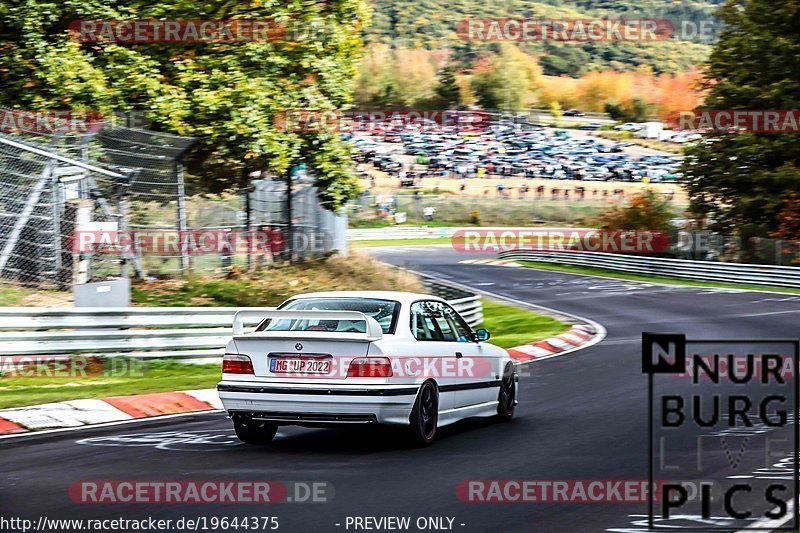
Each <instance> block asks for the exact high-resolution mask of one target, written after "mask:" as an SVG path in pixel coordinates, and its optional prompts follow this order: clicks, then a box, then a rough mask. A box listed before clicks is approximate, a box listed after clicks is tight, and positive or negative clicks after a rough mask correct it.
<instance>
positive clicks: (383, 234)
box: [347, 226, 586, 241]
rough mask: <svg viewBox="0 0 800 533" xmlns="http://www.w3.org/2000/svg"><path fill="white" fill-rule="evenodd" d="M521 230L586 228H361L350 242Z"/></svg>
mask: <svg viewBox="0 0 800 533" xmlns="http://www.w3.org/2000/svg"><path fill="white" fill-rule="evenodd" d="M521 229H528V230H530V231H537V232H546V231H554V232H569V231H582V230H584V229H586V228H550V227H532V228H520V227H508V226H497V227H481V228H478V227H475V226H463V227H448V228H429V227H427V226H389V227H387V228H361V229H348V230H347V240H348V241H377V240H387V239H388V240H394V239H449V238H451V237H452V236H453V234H454V233H455V232H456V231H473V232H475V234H476V235H485V234H486V232H489V231H496V232H500V231H503V230H511V231H520V230H521Z"/></svg>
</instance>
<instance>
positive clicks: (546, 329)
mask: <svg viewBox="0 0 800 533" xmlns="http://www.w3.org/2000/svg"><path fill="white" fill-rule="evenodd" d="M479 327H482V328H486V329H488V330H489V332H490V333H491V334H492V337H491V338H490V339H489V342H491V343H492V344H496V345H497V346H500V347H501V348H513V347H514V346H521V345H523V344H528V343H531V342H536V341H539V340H542V339H546V338H548V337H554V336H556V335H559V334H561V333H564V332H566V331H568V330H569V329H570V325H569V324H566V323H564V322H561V321H559V320H556V319H554V318H551V317H549V316H545V315H540V314H538V313H533V312H531V311H525V310H523V309H520V308H518V307H513V306H510V305H505V304H500V303H497V302H491V301H488V300H483V323H482V324H481V325H480V326H479Z"/></svg>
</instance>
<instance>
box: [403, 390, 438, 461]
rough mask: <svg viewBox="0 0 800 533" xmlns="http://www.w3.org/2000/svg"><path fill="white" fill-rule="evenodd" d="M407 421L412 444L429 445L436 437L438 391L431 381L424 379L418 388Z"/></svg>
mask: <svg viewBox="0 0 800 533" xmlns="http://www.w3.org/2000/svg"><path fill="white" fill-rule="evenodd" d="M409 421H410V422H411V437H412V438H413V440H414V444H416V445H418V446H430V445H431V444H432V443H433V441H434V440H435V439H436V430H437V427H438V425H439V391H438V390H437V389H436V385H434V384H433V382H431V381H426V382H425V383H423V384H422V386H421V387H420V388H419V393H417V400H416V401H415V402H414V407H413V408H412V409H411V416H410V417H409Z"/></svg>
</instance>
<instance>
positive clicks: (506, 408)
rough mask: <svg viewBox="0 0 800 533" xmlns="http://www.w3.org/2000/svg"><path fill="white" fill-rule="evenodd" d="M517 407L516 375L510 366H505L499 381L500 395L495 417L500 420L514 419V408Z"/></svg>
mask: <svg viewBox="0 0 800 533" xmlns="http://www.w3.org/2000/svg"><path fill="white" fill-rule="evenodd" d="M516 405H517V374H516V372H515V371H514V366H513V365H512V364H510V363H509V364H508V365H506V368H505V370H504V371H503V379H502V380H500V393H499V395H498V398H497V416H498V417H499V418H500V420H505V421H508V420H511V419H512V418H514V408H515V407H516Z"/></svg>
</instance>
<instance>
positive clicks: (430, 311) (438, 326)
mask: <svg viewBox="0 0 800 533" xmlns="http://www.w3.org/2000/svg"><path fill="white" fill-rule="evenodd" d="M411 332H412V334H413V335H414V338H415V339H417V340H420V341H450V342H453V341H461V342H466V341H468V340H469V338H470V331H469V326H467V325H466V324H463V321H462V320H460V317H459V316H458V314H457V313H456V312H455V311H454V310H453V308H452V307H450V306H449V305H447V304H444V303H442V302H437V301H435V300H424V301H421V302H415V303H414V304H413V305H412V306H411Z"/></svg>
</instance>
